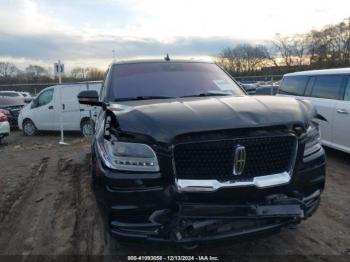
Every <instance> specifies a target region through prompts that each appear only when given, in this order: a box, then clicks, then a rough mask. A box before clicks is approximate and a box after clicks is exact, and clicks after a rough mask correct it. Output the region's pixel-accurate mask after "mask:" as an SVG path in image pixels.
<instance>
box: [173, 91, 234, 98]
mask: <svg viewBox="0 0 350 262" xmlns="http://www.w3.org/2000/svg"><path fill="white" fill-rule="evenodd" d="M201 96H232V93H226V92H206V93H200V94H193V95H186V96H180V97H201Z"/></svg>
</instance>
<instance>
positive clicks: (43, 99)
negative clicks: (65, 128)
mask: <svg viewBox="0 0 350 262" xmlns="http://www.w3.org/2000/svg"><path fill="white" fill-rule="evenodd" d="M53 96H54V88H51V89H47V90H45V91H43V92H42V93H41V94H39V96H38V97H37V98H36V102H35V103H33V107H32V109H31V111H32V112H31V119H32V120H33V122H34V124H35V126H36V127H37V128H38V129H39V130H55V129H56V126H57V121H56V120H57V119H56V115H55V108H54V106H55V105H54V100H53Z"/></svg>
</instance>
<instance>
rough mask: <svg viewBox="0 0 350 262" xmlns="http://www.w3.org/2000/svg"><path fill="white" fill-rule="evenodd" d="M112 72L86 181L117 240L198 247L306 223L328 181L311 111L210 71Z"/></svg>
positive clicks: (123, 65) (84, 100)
mask: <svg viewBox="0 0 350 262" xmlns="http://www.w3.org/2000/svg"><path fill="white" fill-rule="evenodd" d="M168 60H169V59H167V60H164V61H163V60H142V61H125V62H118V63H114V64H112V65H111V66H110V67H109V69H108V71H107V74H106V78H105V82H104V85H103V88H102V90H101V93H100V96H99V95H98V93H97V92H96V91H82V92H81V93H80V94H79V95H78V98H79V101H80V103H81V104H87V105H91V106H100V107H101V108H102V110H101V111H100V114H99V117H98V121H97V126H96V134H95V135H94V139H93V143H92V168H91V169H90V170H92V181H93V185H94V189H95V193H96V197H97V200H98V202H99V203H100V204H101V207H102V210H104V211H105V212H104V213H106V214H107V216H106V218H107V220H108V225H109V230H110V233H111V234H112V235H113V236H116V237H119V238H131V239H146V240H154V241H166V242H169V241H172V242H176V243H180V244H182V245H185V246H187V247H190V246H193V245H195V244H196V243H198V242H201V241H207V240H217V239H225V238H231V237H232V238H237V237H243V236H251V235H256V234H259V233H267V232H273V231H276V230H277V229H279V228H281V227H283V226H287V225H290V224H293V225H294V224H297V223H299V222H300V221H302V220H303V219H306V218H308V217H310V216H311V215H312V214H313V213H314V212H315V211H316V209H317V207H318V205H319V203H320V195H321V192H322V190H323V188H324V182H325V154H324V150H323V149H322V147H321V145H320V144H319V132H318V127H317V124H316V123H315V122H314V120H313V119H314V117H317V113H316V111H315V109H314V107H313V106H312V104H311V103H309V102H307V101H298V100H296V99H294V98H286V97H276V96H247V95H245V92H244V91H243V90H242V89H241V87H240V86H239V85H238V84H237V82H236V81H235V80H234V79H232V78H231V77H230V76H229V75H228V74H227V73H226V72H225V71H223V70H222V69H221V68H220V67H218V66H217V65H216V64H214V63H210V62H198V61H197V62H196V61H193V60H189V61H187V60H170V61H168Z"/></svg>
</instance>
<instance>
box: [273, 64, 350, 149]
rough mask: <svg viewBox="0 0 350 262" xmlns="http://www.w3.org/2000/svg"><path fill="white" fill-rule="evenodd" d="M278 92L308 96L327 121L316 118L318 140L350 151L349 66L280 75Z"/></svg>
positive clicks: (301, 96)
mask: <svg viewBox="0 0 350 262" xmlns="http://www.w3.org/2000/svg"><path fill="white" fill-rule="evenodd" d="M278 92H279V95H288V96H294V97H296V98H299V99H307V100H310V101H311V102H312V103H313V104H314V105H315V107H316V109H317V111H318V113H319V114H320V115H322V116H323V117H324V118H326V120H327V121H318V122H319V124H320V129H321V139H322V144H323V145H325V146H328V147H332V148H335V149H338V150H341V151H344V152H347V153H350V139H349V133H350V68H341V69H326V70H314V71H304V72H296V73H291V74H286V75H284V76H283V79H282V82H281V85H280V88H279V91H278Z"/></svg>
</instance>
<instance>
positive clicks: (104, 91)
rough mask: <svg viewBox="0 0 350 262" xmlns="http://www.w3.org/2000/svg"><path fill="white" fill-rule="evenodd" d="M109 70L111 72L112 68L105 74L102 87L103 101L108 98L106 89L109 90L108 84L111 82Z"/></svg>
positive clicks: (101, 97)
mask: <svg viewBox="0 0 350 262" xmlns="http://www.w3.org/2000/svg"><path fill="white" fill-rule="evenodd" d="M109 72H110V69H109V68H108V69H107V71H106V74H105V79H104V82H103V84H102V88H101V92H100V100H101V101H104V100H105V99H106V90H107V87H108V84H109V80H108V79H109Z"/></svg>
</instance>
